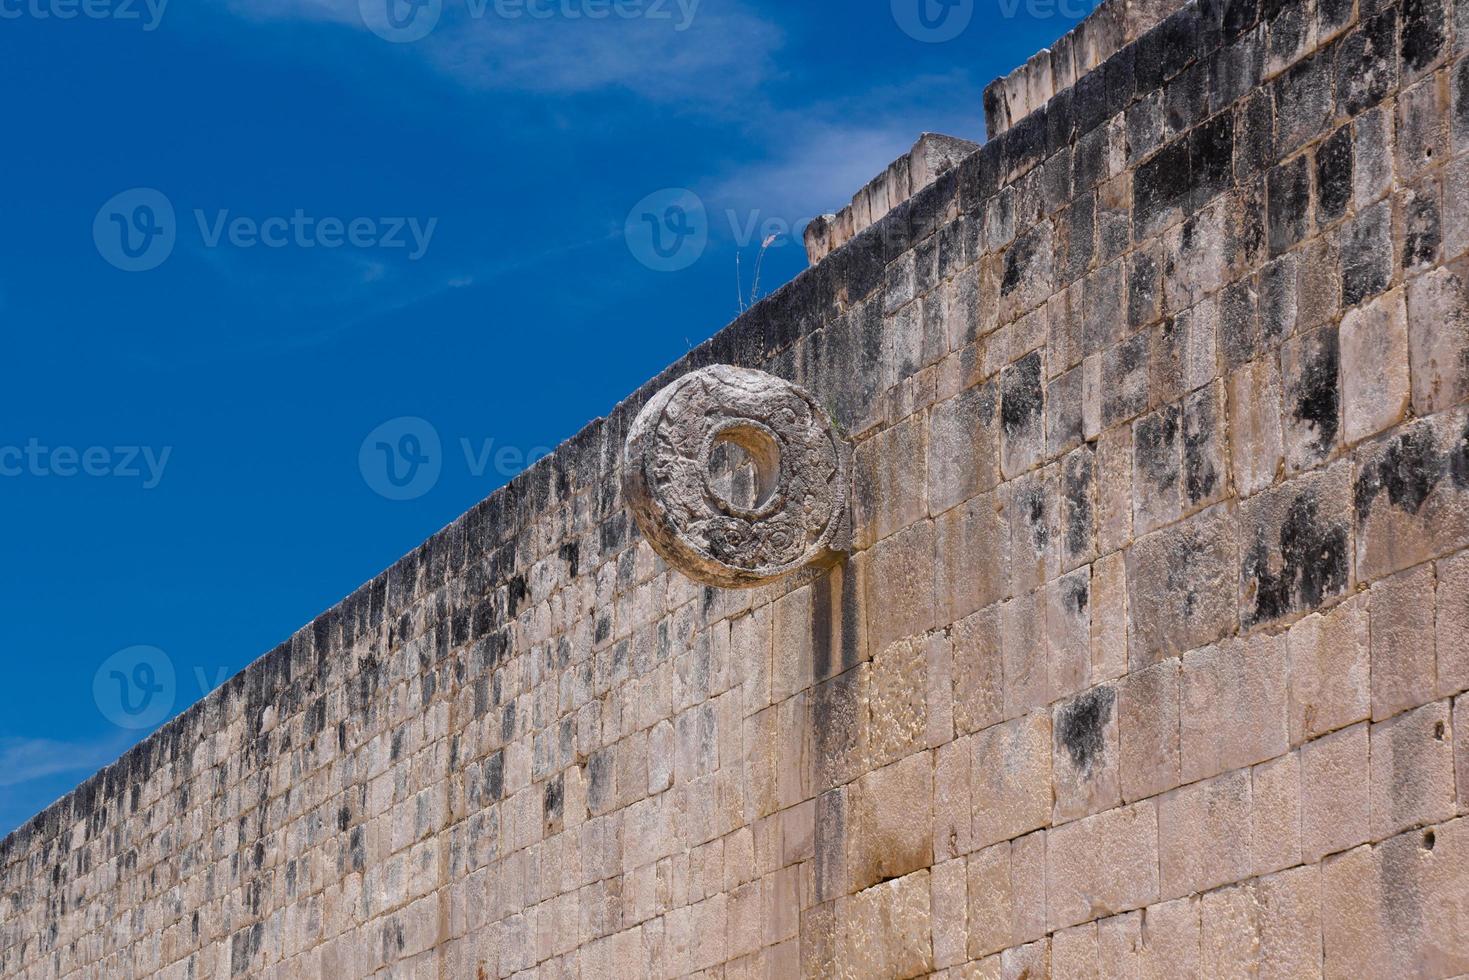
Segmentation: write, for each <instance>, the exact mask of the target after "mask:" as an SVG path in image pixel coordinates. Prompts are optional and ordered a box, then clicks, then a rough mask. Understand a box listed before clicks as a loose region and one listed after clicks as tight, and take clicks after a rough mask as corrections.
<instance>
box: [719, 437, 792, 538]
mask: <svg viewBox="0 0 1469 980" xmlns="http://www.w3.org/2000/svg"><path fill="white" fill-rule="evenodd" d="M709 443H710V445H709V452H708V458H709V467H708V479H709V492H710V493H711V494H713V496H714V497H715V499H717V500H718V501H719V502H720V503H721V504H722V505H723V506H724V507H725V508H726V509H727V510H728V511H729V512H730V513H731V514H734V515H735V516H737V517H743V518H745V519H746V520H756V519H758V518H760V517H762V516H764V515H766V514H768V513H769V512H770V511H772V510H774V509H775V508H776V507H777V506H779V500H777V499H776V496H777V493H778V492H779V490H780V482H781V479H780V477H781V474H780V463H781V453H780V440H779V439H778V438H776V435H775V433H774V432H772V431H771V430H770V428H769V427H768V426H765V425H762V424H760V423H759V422H756V421H754V420H752V419H739V420H737V421H733V422H730V423H728V424H726V425H725V426H723V427H722V428H720V429H717V430H716V431H715V432H714V433H713V435H712V436H711V438H710V440H709Z"/></svg>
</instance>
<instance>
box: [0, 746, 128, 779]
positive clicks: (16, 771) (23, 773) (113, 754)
mask: <svg viewBox="0 0 1469 980" xmlns="http://www.w3.org/2000/svg"><path fill="white" fill-rule="evenodd" d="M129 743H130V739H128V738H127V736H125V735H123V734H116V735H109V736H106V737H104V738H100V739H98V740H96V741H95V742H60V741H56V740H54V739H49V738H0V786H19V785H20V784H22V783H29V782H32V781H34V780H37V779H43V778H45V777H47V776H55V775H59V774H61V773H68V772H85V773H92V772H96V771H97V770H98V769H101V768H102V767H103V766H105V765H107V764H108V763H110V762H113V761H115V760H116V759H117V757H118V756H119V755H120V754H121V753H122V752H124V751H126V749H127V747H128V745H129Z"/></svg>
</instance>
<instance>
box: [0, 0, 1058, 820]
mask: <svg viewBox="0 0 1469 980" xmlns="http://www.w3.org/2000/svg"><path fill="white" fill-rule="evenodd" d="M394 2H395V3H396V4H398V6H397V7H396V8H395V15H396V16H395V17H394V19H393V20H391V21H388V20H385V19H384V18H383V16H382V15H383V13H384V12H385V9H386V8H385V7H383V6H382V5H383V4H384V3H385V0H363V3H362V4H361V5H359V2H358V0H189V2H187V3H186V2H184V0H173V2H171V3H166V4H162V2H161V0H151V6H150V4H149V2H147V0H86V6H85V7H84V6H83V2H82V0H0V85H3V90H4V91H5V92H6V93H7V99H6V120H5V133H4V137H3V139H4V150H3V154H0V168H3V173H4V175H5V186H6V188H7V193H6V194H5V197H4V199H3V204H0V214H3V224H4V233H3V235H0V330H3V336H4V339H5V346H6V357H5V362H6V366H7V370H6V372H5V382H4V384H3V386H0V406H3V419H4V422H3V427H0V515H3V516H0V520H3V522H4V550H5V564H6V567H7V570H8V575H7V579H8V580H7V581H6V583H5V588H4V589H3V590H0V616H3V619H4V622H5V623H6V625H7V629H6V630H5V631H4V633H3V643H4V644H5V650H4V659H3V662H4V663H5V664H7V665H8V672H7V675H8V676H7V680H8V682H7V683H4V684H0V833H4V832H8V831H9V830H11V829H13V828H14V827H16V826H18V825H19V824H21V823H23V822H24V821H25V820H26V819H28V818H29V817H30V816H31V815H32V814H34V813H35V812H37V811H38V810H40V809H42V808H43V807H44V806H46V805H47V804H48V803H50V802H51V801H52V800H54V799H56V798H57V797H58V796H60V795H62V794H64V793H65V792H66V791H68V790H69V789H70V788H71V787H73V786H74V785H75V784H77V783H78V782H80V781H81V780H82V779H84V778H85V777H86V776H87V775H88V774H89V773H90V772H92V771H94V770H95V769H97V768H98V767H100V766H101V765H103V764H105V763H107V762H108V761H110V760H111V759H113V758H115V757H116V756H117V755H119V754H120V753H121V752H122V751H123V750H124V749H126V748H127V746H128V745H130V744H131V743H132V742H133V741H136V740H137V739H138V738H140V737H142V736H144V735H145V734H146V733H147V731H148V727H147V726H149V725H151V724H153V723H155V722H156V720H157V719H158V718H160V717H166V716H167V715H168V714H171V713H174V712H177V711H179V710H182V709H183V708H184V707H186V706H187V705H188V704H189V703H191V702H192V701H194V700H197V699H198V698H199V697H200V696H202V694H203V693H204V692H205V691H206V690H207V689H208V688H210V687H212V686H213V685H214V684H216V683H218V681H219V680H221V679H222V678H224V677H226V676H228V675H229V674H231V673H234V672H235V671H238V670H240V669H241V668H243V667H244V666H245V665H246V664H248V663H249V662H250V661H251V660H253V659H255V658H256V657H257V656H259V655H260V654H261V653H263V652H265V651H266V650H268V649H270V648H271V647H272V646H274V645H275V644H276V643H278V642H279V641H280V640H282V639H283V638H285V637H287V636H288V635H289V634H290V633H291V632H293V631H294V630H295V629H296V628H297V627H299V626H300V625H302V624H303V623H305V622H307V621H309V620H310V619H311V618H312V617H313V616H315V615H316V614H317V613H318V612H320V611H322V610H324V609H326V608H328V607H329V606H331V605H332V604H333V603H335V602H336V601H337V600H339V599H340V598H341V597H343V596H344V595H346V594H347V593H349V592H350V591H352V589H354V588H355V587H356V586H357V585H359V584H360V583H362V582H363V581H365V580H367V579H368V578H370V577H371V576H373V575H374V574H376V573H377V572H378V571H380V570H381V569H383V568H384V567H386V566H387V565H389V564H390V563H391V562H392V561H394V560H395V559H396V558H397V557H398V556H400V555H401V554H403V553H404V552H406V551H408V550H410V549H411V548H412V547H414V546H415V545H416V544H418V543H419V542H420V541H422V540H423V539H424V538H426V537H427V536H428V535H430V534H432V533H433V532H434V531H435V530H437V529H438V528H440V527H442V526H443V525H444V524H446V523H448V522H450V521H452V520H453V519H454V518H455V517H456V516H458V515H459V514H460V513H462V512H463V511H464V510H466V509H468V508H469V507H470V506H471V505H472V504H473V503H474V502H475V501H477V500H479V499H480V498H482V497H484V496H486V495H487V494H489V493H490V492H491V491H492V490H494V489H495V488H496V487H497V486H499V485H501V484H502V483H504V482H505V480H506V479H508V478H509V477H510V476H512V475H513V474H514V472H516V471H517V470H518V469H519V468H520V467H521V466H523V465H524V463H523V461H524V459H526V458H529V457H533V456H534V455H537V454H540V453H544V452H545V451H546V447H552V446H555V445H556V444H557V443H559V442H560V441H561V440H563V439H565V438H567V437H568V436H570V435H572V434H573V433H574V432H576V431H577V430H578V429H579V428H580V427H581V426H582V425H584V424H585V423H586V422H587V421H588V420H590V419H592V418H594V417H596V416H598V415H601V414H603V413H604V412H605V411H606V410H607V409H608V408H610V407H611V406H612V405H614V404H615V403H616V402H617V401H618V400H619V399H620V398H622V397H623V396H624V395H625V394H627V393H628V392H629V391H631V390H632V389H634V388H635V387H636V386H637V385H639V384H640V383H641V382H643V381H644V380H646V379H647V378H648V377H650V376H651V375H653V374H654V373H656V372H657V371H658V370H660V369H661V368H662V367H664V366H665V365H667V364H668V363H669V362H671V361H673V360H675V359H676V358H677V357H679V356H680V355H681V354H683V353H684V352H685V351H686V350H687V349H688V348H689V347H691V346H693V345H695V344H697V343H699V342H701V341H702V340H704V339H705V338H707V337H709V336H710V335H711V334H713V333H714V332H715V331H717V330H718V329H719V328H720V327H722V326H723V325H724V324H725V323H727V322H728V321H729V320H730V319H732V318H733V317H734V316H735V314H736V313H737V312H738V302H739V301H738V294H737V291H736V280H735V272H736V255H737V254H740V255H742V256H743V270H744V275H745V290H746V291H747V292H748V290H749V288H750V275H749V273H750V268H751V265H752V263H753V261H754V258H755V255H756V252H757V250H758V246H759V242H760V240H761V238H762V237H764V235H765V234H767V233H770V232H778V231H780V230H781V229H782V228H784V227H789V226H794V227H797V228H799V226H800V224H801V223H803V222H804V220H805V219H806V218H807V217H809V216H810V215H813V214H818V213H821V212H823V211H828V210H835V209H836V208H838V207H840V206H841V205H842V204H843V203H845V202H846V201H847V200H849V199H850V197H851V194H852V193H853V191H855V190H856V189H857V188H858V187H860V186H861V185H862V184H863V183H865V182H866V180H868V179H869V178H871V177H873V176H875V175H876V174H877V173H878V171H879V170H880V169H881V168H882V167H883V166H885V165H886V164H887V163H888V162H889V161H890V160H892V159H894V158H895V157H897V156H898V155H899V154H901V153H902V152H904V151H905V150H906V149H907V148H908V146H909V145H910V144H911V143H912V142H913V140H914V139H915V138H916V137H917V135H918V134H919V133H920V132H922V131H924V130H932V131H938V132H944V133H950V134H952V135H956V136H963V137H967V138H970V139H975V140H978V139H980V138H981V137H982V133H983V121H982V119H983V113H982V108H981V102H980V93H981V90H982V88H983V86H984V85H985V84H986V83H987V82H988V81H990V80H991V79H992V78H994V77H995V76H997V75H999V74H1003V73H1005V72H1007V71H1008V70H1010V69H1011V68H1013V67H1015V66H1016V65H1018V64H1020V63H1021V62H1022V61H1023V60H1024V59H1025V58H1026V57H1027V56H1029V55H1030V54H1031V53H1033V52H1034V51H1036V50H1038V49H1039V48H1041V47H1043V46H1045V45H1046V44H1048V43H1049V42H1050V41H1051V40H1053V39H1054V38H1056V37H1059V36H1060V35H1061V34H1063V33H1064V32H1065V31H1066V30H1067V29H1069V27H1070V26H1071V24H1072V23H1073V22H1074V21H1075V20H1076V19H1077V15H1079V14H1081V13H1082V10H1081V9H1080V8H1079V7H1077V8H1075V9H1071V10H1069V11H1067V13H1069V14H1070V16H1068V15H1066V14H1064V13H1062V12H1060V11H1058V9H1057V6H1056V4H1055V3H1053V2H1050V0H1024V2H1021V0H953V2H956V3H957V4H958V6H956V7H955V8H954V9H953V10H952V11H950V12H949V17H950V19H949V20H948V21H940V20H939V19H938V14H939V13H940V12H941V11H940V8H939V6H938V5H939V3H940V0H925V2H928V3H930V4H932V6H931V7H930V8H929V14H930V15H931V16H930V17H929V21H928V22H929V23H931V24H939V25H940V26H939V27H935V28H934V29H933V30H934V31H943V32H946V33H949V32H952V30H953V28H954V27H955V26H956V25H959V20H965V23H964V24H962V25H959V26H963V29H962V30H960V31H958V32H957V36H956V37H953V38H952V39H949V40H944V41H942V42H935V43H930V42H925V41H922V40H919V39H916V38H915V37H914V36H911V34H919V35H922V34H923V33H924V30H923V29H922V28H917V29H914V30H912V31H911V33H910V32H905V30H904V29H903V28H902V27H900V26H899V22H900V21H903V22H904V23H907V24H909V25H910V27H911V26H912V25H913V24H914V23H921V22H916V21H915V20H914V17H915V16H916V12H915V10H912V9H908V7H907V6H905V5H908V6H916V4H917V3H918V2H920V0H893V3H892V6H890V4H889V0H869V2H866V3H846V2H843V3H831V2H826V3H809V4H794V3H789V2H780V3H777V2H768V0H701V2H697V3H695V2H693V0H683V2H682V3H680V2H679V0H668V2H666V3H665V2H663V0H643V2H642V3H641V4H640V5H639V3H638V0H618V3H616V4H614V3H612V2H610V0H600V2H599V0H529V3H530V6H527V3H526V0H483V2H480V0H474V2H473V3H471V4H470V5H468V6H466V5H465V3H464V2H463V0H419V2H420V3H421V4H423V5H422V6H421V7H419V8H417V9H412V8H408V7H407V5H406V0H394ZM374 3H376V4H378V7H374ZM441 3H442V7H441V6H440V4H441ZM1061 6H1062V9H1065V7H1066V4H1065V3H1063V4H1062V5H1061ZM597 13H605V14H606V16H603V17H600V18H594V17H593V16H591V15H593V14H597ZM66 14H73V15H74V16H70V17H67V16H65V15H66ZM532 14H534V15H535V16H532ZM956 18H957V20H956ZM428 21H432V24H431V25H430V26H431V27H432V30H431V31H430V32H429V33H427V34H426V36H424V37H422V38H420V39H417V40H404V39H403V37H404V35H405V32H413V31H415V30H416V29H417V28H418V27H419V26H421V25H423V24H424V23H425V22H428ZM404 25H406V27H405V26H404ZM370 28H376V32H375V31H374V30H373V29H370ZM382 35H386V36H387V37H384V36H382ZM930 36H937V35H930ZM669 188H675V189H683V190H682V191H681V192H678V193H662V194H660V193H659V192H664V191H665V189H669ZM650 195H651V197H650ZM640 202H650V203H644V205H643V206H642V207H641V208H639V210H638V212H634V206H635V205H638V204H639V203H640ZM671 202H673V203H677V204H678V205H679V206H681V207H682V206H685V205H689V206H696V205H697V204H701V205H702V206H703V208H704V216H705V218H704V220H705V222H706V225H705V226H704V231H705V232H706V233H707V245H705V247H704V248H703V250H702V252H698V251H697V249H696V250H695V251H694V252H692V253H690V252H687V251H686V252H684V253H682V255H681V256H678V257H676V258H681V259H683V260H684V261H677V260H676V261H673V262H671V263H669V262H663V263H660V262H659V261H658V260H656V258H655V257H654V256H653V255H652V254H651V253H650V252H649V251H648V245H649V242H648V241H647V240H646V234H650V232H645V234H644V236H643V238H639V236H638V234H637V233H636V228H637V227H638V218H639V214H642V213H652V214H658V213H662V214H664V215H665V216H666V215H668V214H670V213H671V212H669V211H668V210H667V208H668V207H670V206H672V203H671ZM693 202H696V204H695V203H693ZM650 209H651V210H650ZM170 210H171V212H172V218H171V220H170V218H169V214H168V212H169V211H170ZM680 213H685V214H686V213H690V212H689V211H688V208H687V207H686V209H685V211H684V212H680ZM630 214H631V215H632V221H631V225H632V227H633V228H634V233H633V234H632V235H631V237H629V235H628V234H626V233H625V228H626V227H627V226H628V224H629V221H628V219H629V216H630ZM772 220H773V221H774V222H775V224H767V222H771V221H772ZM655 223H656V222H655ZM124 232H126V234H127V240H126V241H124V239H123V234H124ZM695 240H696V241H702V240H703V236H702V235H700V236H699V237H698V238H696V239H695ZM640 256H641V257H642V258H645V259H648V261H646V262H644V261H640ZM695 259H696V260H695ZM670 264H671V265H676V266H683V267H681V268H678V269H676V270H675V271H667V270H666V269H663V268H658V266H660V265H663V266H667V265H670ZM805 264H806V262H805V256H804V253H803V251H802V249H801V247H800V244H799V236H798V235H797V236H795V237H787V238H781V239H779V240H777V242H776V243H775V244H774V245H773V246H772V247H771V249H770V251H769V252H768V254H767V257H766V260H765V264H764V271H763V279H762V283H761V292H762V293H764V292H769V291H770V290H772V289H774V288H775V287H776V286H778V285H780V284H781V283H783V282H785V281H787V280H789V279H790V278H792V277H793V276H795V275H796V274H797V273H799V272H800V271H801V269H803V268H804V267H805ZM142 266H152V267H151V268H146V269H141V268H140V267H142ZM130 269H131V270H132V271H130ZM403 419H409V420H414V419H417V420H423V421H422V422H419V421H401V420H403ZM392 420H399V421H392ZM384 423H387V425H386V426H384ZM425 423H426V425H425ZM370 434H371V438H369V436H370ZM435 438H436V439H437V441H438V448H437V451H436V452H435V451H434V447H433V445H432V442H433V440H434V439H435ZM405 440H407V441H405ZM466 446H467V448H468V451H467V452H466ZM384 447H386V448H384ZM379 453H381V454H382V456H381V457H380V456H379ZM395 453H396V454H398V455H397V456H394V455H393V454H395ZM389 459H396V460H397V462H396V463H395V464H394V465H395V467H397V469H396V471H395V472H394V473H393V474H392V475H391V476H389V475H388V474H387V472H386V469H385V467H386V465H387V460H389ZM415 461H417V462H418V463H419V464H420V465H417V466H414V465H413V464H414V462H415ZM374 466H376V467H377V469H374ZM139 648H141V649H139ZM140 670H141V671H142V672H141V673H140V672H139V671H140ZM169 672H171V673H172V675H173V679H172V683H169V682H168V678H167V677H166V676H165V675H166V674H167V673H169ZM130 685H131V686H130ZM144 709H146V710H144ZM119 722H121V724H119ZM139 726H142V727H139Z"/></svg>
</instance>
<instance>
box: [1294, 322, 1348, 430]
mask: <svg viewBox="0 0 1469 980" xmlns="http://www.w3.org/2000/svg"><path fill="white" fill-rule="evenodd" d="M1303 361H1304V363H1303V364H1302V366H1301V377H1300V385H1299V387H1298V388H1297V390H1296V407H1295V417H1296V421H1298V422H1304V423H1305V424H1306V425H1308V426H1310V427H1311V429H1312V430H1314V432H1315V434H1316V435H1315V438H1314V439H1313V440H1312V448H1313V449H1314V450H1315V452H1316V455H1317V456H1318V457H1322V458H1324V457H1325V456H1327V455H1328V454H1329V453H1330V452H1331V448H1332V446H1334V445H1335V444H1336V435H1337V431H1338V429H1339V427H1340V424H1341V423H1340V415H1341V384H1340V382H1339V380H1338V376H1339V374H1340V366H1341V343H1340V340H1339V339H1338V337H1337V333H1336V331H1335V330H1323V331H1321V332H1320V333H1319V334H1317V336H1316V338H1315V339H1314V340H1313V341H1312V342H1310V344H1309V347H1308V349H1307V350H1306V351H1305V352H1304V355H1303Z"/></svg>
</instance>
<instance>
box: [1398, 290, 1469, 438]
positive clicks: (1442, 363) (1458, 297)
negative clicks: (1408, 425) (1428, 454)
mask: <svg viewBox="0 0 1469 980" xmlns="http://www.w3.org/2000/svg"><path fill="white" fill-rule="evenodd" d="M1466 283H1469V265H1466V264H1465V263H1458V264H1456V265H1454V266H1450V267H1445V268H1441V269H1435V270H1434V271H1433V272H1430V273H1429V274H1428V275H1426V276H1423V277H1421V278H1418V279H1414V280H1412V281H1411V282H1410V283H1409V284H1408V335H1409V350H1410V354H1411V360H1412V365H1413V410H1414V411H1416V412H1417V413H1418V414H1419V415H1431V414H1433V413H1434V412H1441V411H1443V410H1445V409H1448V408H1452V407H1454V406H1455V405H1458V404H1459V403H1461V402H1463V401H1464V400H1465V399H1469V286H1466Z"/></svg>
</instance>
